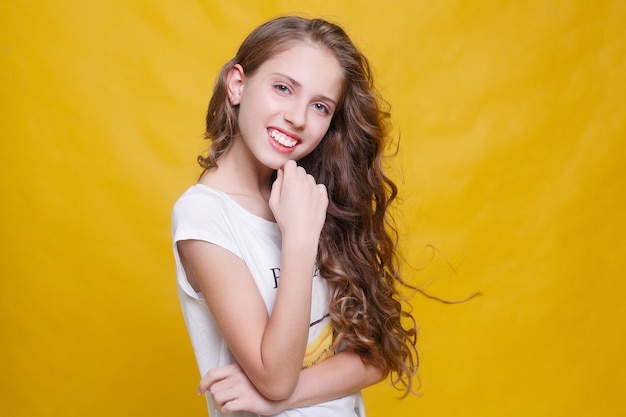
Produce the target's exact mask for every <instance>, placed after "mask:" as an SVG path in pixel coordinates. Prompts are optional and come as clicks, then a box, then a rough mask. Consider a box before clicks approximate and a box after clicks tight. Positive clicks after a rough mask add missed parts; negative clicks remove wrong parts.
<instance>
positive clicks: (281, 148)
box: [266, 126, 302, 154]
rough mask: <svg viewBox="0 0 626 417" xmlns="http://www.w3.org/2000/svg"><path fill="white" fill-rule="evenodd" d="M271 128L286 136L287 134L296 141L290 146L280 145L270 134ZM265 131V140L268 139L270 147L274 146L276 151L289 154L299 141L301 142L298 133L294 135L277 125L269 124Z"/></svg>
mask: <svg viewBox="0 0 626 417" xmlns="http://www.w3.org/2000/svg"><path fill="white" fill-rule="evenodd" d="M271 130H276V131H278V132H280V133H282V134H284V135H286V136H289V137H290V138H292V139H294V140H296V141H297V143H296V144H295V145H294V146H292V147H290V148H289V147H287V146H284V145H281V144H280V143H278V142H277V141H276V140H275V139H274V138H273V137H272V136H271V135H270V131H271ZM266 131H267V140H268V141H269V143H270V145H272V148H274V149H275V150H276V151H277V152H280V153H284V154H289V153H291V152H293V151H294V149H296V147H297V146H298V145H299V144H300V142H302V139H301V138H300V137H299V136H298V135H294V134H293V133H291V132H289V131H286V130H284V129H280V128H278V127H274V126H269V127H268V128H267V130H266Z"/></svg>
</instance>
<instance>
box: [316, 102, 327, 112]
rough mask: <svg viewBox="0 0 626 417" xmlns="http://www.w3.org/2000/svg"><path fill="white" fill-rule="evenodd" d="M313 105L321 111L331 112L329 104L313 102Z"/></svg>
mask: <svg viewBox="0 0 626 417" xmlns="http://www.w3.org/2000/svg"><path fill="white" fill-rule="evenodd" d="M313 107H314V108H315V110H317V111H320V112H322V113H324V114H329V113H330V109H329V108H328V106H326V105H324V104H322V103H315V104H313Z"/></svg>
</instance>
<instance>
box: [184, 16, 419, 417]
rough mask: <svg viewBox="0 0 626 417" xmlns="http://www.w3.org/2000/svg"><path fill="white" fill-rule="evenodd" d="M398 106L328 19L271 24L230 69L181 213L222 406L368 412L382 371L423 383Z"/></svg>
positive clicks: (196, 334)
mask: <svg viewBox="0 0 626 417" xmlns="http://www.w3.org/2000/svg"><path fill="white" fill-rule="evenodd" d="M388 116H389V115H388V113H386V112H385V111H383V110H381V108H380V104H379V99H378V96H377V93H376V90H375V89H374V87H373V82H372V76H371V72H370V67H369V64H368V62H367V60H366V59H365V57H364V56H363V55H362V54H361V53H360V52H359V51H358V50H357V49H356V47H355V46H354V45H353V43H352V42H351V41H350V39H349V38H348V36H347V35H346V34H345V32H344V31H343V30H342V29H341V28H340V27H338V26H336V25H334V24H331V23H329V22H326V21H324V20H319V19H304V18H300V17H293V16H290V17H281V18H277V19H274V20H271V21H269V22H267V23H265V24H263V25H261V26H260V27H258V28H257V29H255V30H254V31H253V32H252V33H251V34H250V35H249V36H248V37H247V38H246V40H245V41H244V42H243V44H242V45H241V47H240V48H239V50H238V52H237V54H236V56H235V57H234V58H233V59H232V60H230V61H229V62H227V63H226V65H224V67H223V68H222V70H221V72H220V74H219V76H218V79H217V82H216V85H215V89H214V92H213V96H212V98H211V101H210V103H209V108H208V113H207V121H206V126H207V129H206V135H205V136H206V138H207V139H208V140H210V141H211V144H210V147H209V152H208V156H206V157H199V158H198V161H199V163H200V165H201V166H202V167H203V168H204V171H203V173H202V175H201V176H200V180H199V182H198V184H196V185H195V186H193V187H191V188H190V189H189V190H187V191H186V192H185V193H184V194H183V195H182V196H181V197H180V199H179V200H178V201H177V202H176V204H175V206H174V210H173V239H174V255H175V259H176V267H177V277H178V279H177V281H178V289H179V297H180V302H181V307H182V310H183V314H184V317H185V322H186V324H187V328H188V331H189V335H190V338H191V341H192V344H193V347H194V352H195V355H196V359H197V362H198V366H199V368H200V371H201V373H202V374H203V375H205V377H204V378H203V379H202V381H201V384H200V392H201V393H204V392H206V393H207V395H206V397H207V403H208V407H209V413H210V415H211V417H217V416H220V415H222V413H231V412H238V414H237V415H240V416H250V415H256V414H264V415H267V414H274V413H279V414H278V415H281V416H296V415H297V416H325V415H328V416H364V415H365V414H364V410H363V405H362V400H361V396H360V389H362V388H364V387H366V386H368V385H371V384H373V383H376V382H378V381H380V380H381V379H382V378H383V377H384V376H385V375H390V376H391V379H392V382H393V383H394V385H395V386H397V387H399V388H401V389H404V390H405V391H406V392H409V391H410V389H411V379H412V377H413V375H414V374H415V372H416V368H417V352H416V349H415V336H416V331H415V322H414V321H413V319H412V317H411V316H410V315H409V314H408V313H406V312H405V311H403V310H402V308H401V303H400V302H399V301H398V299H397V298H398V293H397V288H396V287H397V284H403V282H402V281H401V279H400V277H399V275H398V266H397V259H396V240H395V234H394V233H393V228H391V227H390V224H389V219H388V214H387V209H388V207H389V205H390V203H391V202H392V200H393V199H394V197H395V195H396V187H395V185H394V183H393V182H392V181H391V180H390V179H389V178H387V177H386V176H385V174H384V173H383V171H382V169H381V158H382V153H383V150H384V146H385V140H386V138H387V128H386V127H387V126H386V121H387V119H388ZM295 161H297V163H296V162H295ZM403 318H407V319H408V320H403ZM407 321H408V324H410V326H409V327H408V328H405V327H404V326H403V322H405V323H406V322H407ZM253 413H256V414H253Z"/></svg>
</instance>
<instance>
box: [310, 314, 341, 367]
mask: <svg viewBox="0 0 626 417" xmlns="http://www.w3.org/2000/svg"><path fill="white" fill-rule="evenodd" d="M332 347H333V326H332V323H331V322H330V321H329V322H328V323H326V325H325V326H324V328H322V331H321V332H320V334H319V336H317V337H316V338H315V340H313V341H312V342H310V343H309V344H308V345H307V346H306V352H304V360H303V361H302V369H306V368H308V367H310V366H313V365H315V364H317V363H319V362H321V361H323V360H324V359H328V358H330V357H331V356H333V354H334V353H335V352H334V351H333V349H332Z"/></svg>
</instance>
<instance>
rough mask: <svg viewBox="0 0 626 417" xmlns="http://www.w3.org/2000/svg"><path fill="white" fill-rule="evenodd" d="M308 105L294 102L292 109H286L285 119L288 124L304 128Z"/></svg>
mask: <svg viewBox="0 0 626 417" xmlns="http://www.w3.org/2000/svg"><path fill="white" fill-rule="evenodd" d="M308 107H309V106H308V105H307V104H304V103H298V102H294V103H292V105H291V106H290V107H288V108H287V109H285V113H284V117H285V120H286V121H287V122H289V123H290V124H291V125H292V126H294V127H296V128H303V127H304V125H305V124H306V115H307V110H308Z"/></svg>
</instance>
